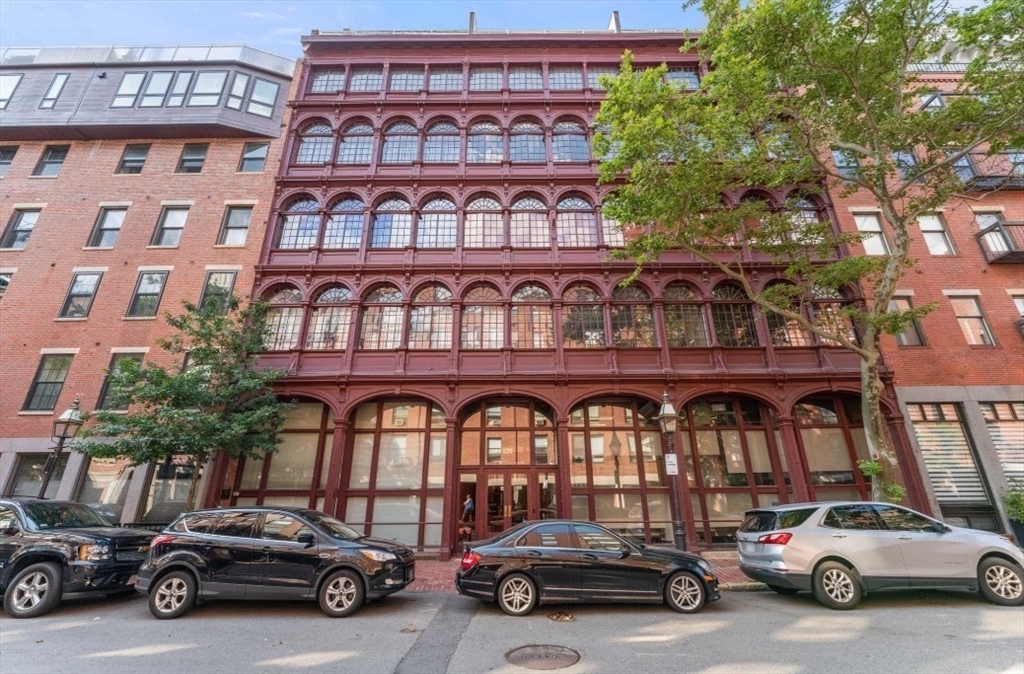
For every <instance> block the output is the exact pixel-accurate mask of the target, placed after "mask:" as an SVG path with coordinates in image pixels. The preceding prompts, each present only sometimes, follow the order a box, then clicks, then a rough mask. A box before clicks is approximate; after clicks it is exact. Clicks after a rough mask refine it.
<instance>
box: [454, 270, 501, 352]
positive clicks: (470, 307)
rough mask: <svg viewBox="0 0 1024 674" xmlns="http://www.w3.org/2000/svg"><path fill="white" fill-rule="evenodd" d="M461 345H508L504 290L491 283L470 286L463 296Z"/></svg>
mask: <svg viewBox="0 0 1024 674" xmlns="http://www.w3.org/2000/svg"><path fill="white" fill-rule="evenodd" d="M460 332H461V337H460V341H459V344H460V348H462V349H464V350H481V349H501V348H503V347H504V346H505V307H504V303H503V302H502V298H501V292H500V291H499V290H498V289H497V288H495V287H493V286H490V285H477V286H474V287H472V288H470V289H469V291H468V292H467V293H466V295H465V297H464V298H463V300H462V326H461V330H460Z"/></svg>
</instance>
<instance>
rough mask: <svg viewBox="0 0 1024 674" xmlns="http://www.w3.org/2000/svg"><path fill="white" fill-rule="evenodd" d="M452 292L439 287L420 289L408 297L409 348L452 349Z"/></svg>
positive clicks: (432, 286) (431, 286)
mask: <svg viewBox="0 0 1024 674" xmlns="http://www.w3.org/2000/svg"><path fill="white" fill-rule="evenodd" d="M452 316H453V312H452V292H451V291H450V290H448V289H447V288H445V287H444V286H442V285H430V286H426V287H425V288H422V289H421V290H420V291H419V292H417V293H416V295H415V296H414V297H413V298H412V312H411V314H410V315H409V348H410V349H450V348H452Z"/></svg>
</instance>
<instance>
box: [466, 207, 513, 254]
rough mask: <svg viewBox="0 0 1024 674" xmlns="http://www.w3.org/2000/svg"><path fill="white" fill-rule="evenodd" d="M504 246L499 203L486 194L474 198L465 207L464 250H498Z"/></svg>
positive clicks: (503, 223) (503, 224)
mask: <svg viewBox="0 0 1024 674" xmlns="http://www.w3.org/2000/svg"><path fill="white" fill-rule="evenodd" d="M504 244H505V217H504V214H503V213H502V208H501V203H500V202H499V201H498V200H497V199H495V198H494V197H492V196H490V195H488V194H481V195H477V196H474V197H473V198H472V199H470V201H469V203H468V204H467V205H466V214H465V218H464V222H463V227H462V245H463V247H464V248H500V247H501V246H503V245H504Z"/></svg>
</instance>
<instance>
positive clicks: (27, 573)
mask: <svg viewBox="0 0 1024 674" xmlns="http://www.w3.org/2000/svg"><path fill="white" fill-rule="evenodd" d="M63 580H64V574H63V572H62V571H61V568H60V566H58V565H57V564H55V563H54V562H39V563H38V564H30V565H29V566H26V567H25V568H24V569H22V570H21V571H19V572H18V573H17V575H15V576H14V578H13V579H12V580H11V582H10V584H9V585H8V586H7V593H6V594H4V610H5V611H7V615H9V616H11V617H12V618H35V617H37V616H41V615H45V614H47V613H49V612H50V611H52V610H53V609H55V608H57V604H59V603H60V597H61V594H62V593H63V591H64V588H63V587H62V584H63Z"/></svg>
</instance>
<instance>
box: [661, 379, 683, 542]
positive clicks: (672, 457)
mask: <svg viewBox="0 0 1024 674" xmlns="http://www.w3.org/2000/svg"><path fill="white" fill-rule="evenodd" d="M658 425H660V426H661V432H662V433H664V434H665V438H666V439H667V440H668V451H666V452H665V473H666V475H667V476H668V482H669V484H670V485H672V530H673V532H674V533H675V536H674V538H675V543H676V548H677V549H679V550H686V529H685V528H684V527H683V515H682V511H683V504H682V502H681V501H680V500H679V499H680V496H679V462H678V461H677V459H676V439H675V435H676V428H677V427H678V425H679V416H678V415H677V414H676V408H675V407H673V406H672V403H671V401H669V399H668V393H667V392H666V393H664V394H663V395H662V397H661V411H660V412H659V414H658Z"/></svg>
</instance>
